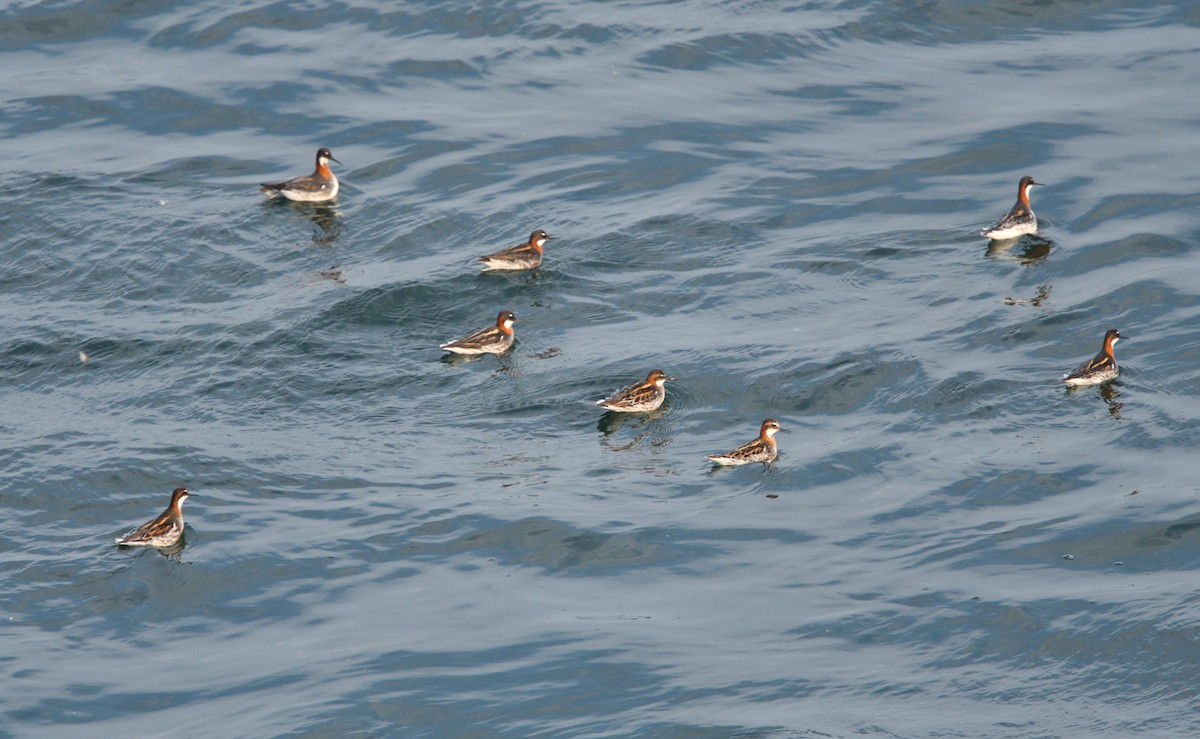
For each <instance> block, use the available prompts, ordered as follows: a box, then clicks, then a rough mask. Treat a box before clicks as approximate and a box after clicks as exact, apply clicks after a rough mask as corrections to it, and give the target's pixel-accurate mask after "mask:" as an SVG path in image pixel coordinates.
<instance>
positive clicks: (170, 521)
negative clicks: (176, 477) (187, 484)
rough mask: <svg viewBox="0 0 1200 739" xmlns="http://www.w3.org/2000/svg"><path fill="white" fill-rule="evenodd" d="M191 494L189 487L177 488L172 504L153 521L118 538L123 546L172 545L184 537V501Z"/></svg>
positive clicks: (173, 494) (172, 497)
mask: <svg viewBox="0 0 1200 739" xmlns="http://www.w3.org/2000/svg"><path fill="white" fill-rule="evenodd" d="M189 495H191V493H189V492H188V491H187V488H175V492H173V493H171V505H169V506H167V510H165V511H163V512H162V514H161V515H159V517H158V518H156V519H154V520H153V521H147V522H146V523H144V524H142V525H141V526H138V527H137V528H136V529H134V530H133V531H130V532H129V533H128V534H126V535H125V536H122V537H121V538H119V539H117V544H119V545H121V546H123V547H160V548H162V547H171V546H174V545H176V544H178V543H179V540H180V539H181V538H182V537H183V501H185V500H187V498H188V496H189Z"/></svg>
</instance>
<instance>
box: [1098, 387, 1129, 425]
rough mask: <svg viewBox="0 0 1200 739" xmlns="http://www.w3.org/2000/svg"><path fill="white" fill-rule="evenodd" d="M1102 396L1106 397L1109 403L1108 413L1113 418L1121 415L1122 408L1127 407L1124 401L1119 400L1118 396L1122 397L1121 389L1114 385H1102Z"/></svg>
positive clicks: (1106, 401) (1106, 402)
mask: <svg viewBox="0 0 1200 739" xmlns="http://www.w3.org/2000/svg"><path fill="white" fill-rule="evenodd" d="M1100 397H1101V398H1103V399H1104V402H1105V404H1107V405H1108V415H1110V416H1112V417H1113V418H1120V417H1121V409H1122V408H1124V407H1125V404H1124V403H1121V402H1118V401H1117V398H1119V397H1121V391H1120V390H1118V389H1117V388H1116V386H1114V385H1111V384H1110V385H1101V386H1100Z"/></svg>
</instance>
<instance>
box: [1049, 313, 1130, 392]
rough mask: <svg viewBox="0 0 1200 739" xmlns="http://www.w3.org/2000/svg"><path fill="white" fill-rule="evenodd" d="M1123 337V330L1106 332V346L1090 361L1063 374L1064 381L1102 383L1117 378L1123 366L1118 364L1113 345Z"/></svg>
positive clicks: (1078, 384) (1076, 383) (1075, 384)
mask: <svg viewBox="0 0 1200 739" xmlns="http://www.w3.org/2000/svg"><path fill="white" fill-rule="evenodd" d="M1120 338H1121V332H1120V331H1117V330H1116V329H1115V328H1110V329H1109V330H1108V331H1106V332H1105V334H1104V346H1102V347H1101V348H1100V353H1099V354H1097V355H1096V356H1094V357H1092V358H1091V359H1089V360H1088V361H1086V362H1084V363H1083V364H1081V365H1079V366H1078V367H1076V368H1075V369H1073V370H1071V373H1070V374H1068V375H1063V378H1062V381H1063V382H1065V383H1067V384H1068V385H1073V386H1076V387H1078V386H1080V385H1100V384H1102V383H1105V382H1108V381H1110V380H1115V379H1117V375H1118V374H1119V373H1120V371H1121V368H1120V367H1118V366H1117V357H1116V355H1115V354H1113V345H1115V344H1116V343H1117V341H1118V340H1119V339H1120Z"/></svg>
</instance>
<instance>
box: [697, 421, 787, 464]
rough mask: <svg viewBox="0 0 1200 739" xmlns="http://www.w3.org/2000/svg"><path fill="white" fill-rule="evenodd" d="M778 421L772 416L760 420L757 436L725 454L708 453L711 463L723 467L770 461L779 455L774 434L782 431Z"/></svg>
mask: <svg viewBox="0 0 1200 739" xmlns="http://www.w3.org/2000/svg"><path fill="white" fill-rule="evenodd" d="M782 430H783V429H782V427H781V426H780V425H779V421H776V420H775V419H774V418H768V419H767V420H765V421H763V422H762V428H760V429H759V431H758V438H757V439H755V440H754V441H752V442H750V443H749V444H744V445H742V446H740V447H738V448H737V449H734V450H733V451H732V452H726V453H725V454H710V455H708V458H709V459H710V460H712V463H713V464H716V465H720V466H723V467H736V466H737V465H742V464H752V463H754V462H770V461H772V460H774V459H775V457H777V456H778V455H779V451H778V447H776V445H775V434H776V433H778V432H780V431H782Z"/></svg>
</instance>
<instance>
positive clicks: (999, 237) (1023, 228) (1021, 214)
mask: <svg viewBox="0 0 1200 739" xmlns="http://www.w3.org/2000/svg"><path fill="white" fill-rule="evenodd" d="M1041 184H1042V183H1040V182H1034V181H1033V178H1032V177H1030V176H1029V175H1025V176H1024V177H1022V178H1021V181H1020V182H1019V183H1018V184H1017V203H1016V205H1014V206H1013V207H1012V210H1010V211H1008V213H1007V214H1006V215H1005V216H1004V217H1003V218H1001V219H1000V220H998V221H996V223H995V225H993V226H992V227H991V228H989V229H986V230H985V231H982V232H981V233H982V234H983V235H984V236H986V237H988V238H989V239H991V240H992V241H1004V240H1005V239H1015V238H1017V237H1018V236H1024V235H1025V234H1033V233H1037V229H1038V222H1037V216H1035V215H1034V214H1033V208H1031V207H1030V205H1029V188H1031V187H1033V186H1034V185H1039V186H1040V185H1041Z"/></svg>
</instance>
